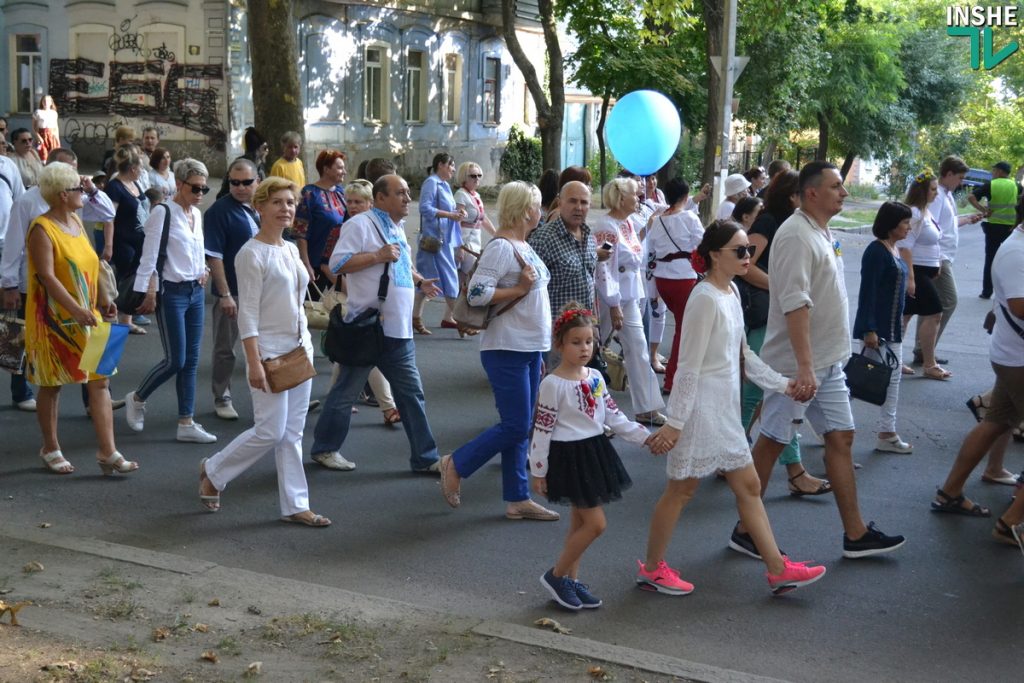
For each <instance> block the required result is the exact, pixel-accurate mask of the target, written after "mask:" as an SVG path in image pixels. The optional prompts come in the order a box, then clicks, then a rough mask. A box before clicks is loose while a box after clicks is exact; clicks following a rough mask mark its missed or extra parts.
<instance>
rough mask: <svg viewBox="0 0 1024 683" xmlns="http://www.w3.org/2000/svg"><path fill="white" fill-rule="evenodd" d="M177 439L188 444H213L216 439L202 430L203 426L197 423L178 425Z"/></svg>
mask: <svg viewBox="0 0 1024 683" xmlns="http://www.w3.org/2000/svg"><path fill="white" fill-rule="evenodd" d="M177 439H178V441H186V442H189V443H215V442H216V441H217V437H216V436H214V435H213V434H211V433H210V432H208V431H206V430H205V429H203V425H201V424H199V423H198V422H193V423H192V424H187V425H183V424H179V425H178V436H177Z"/></svg>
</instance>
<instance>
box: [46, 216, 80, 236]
mask: <svg viewBox="0 0 1024 683" xmlns="http://www.w3.org/2000/svg"><path fill="white" fill-rule="evenodd" d="M50 218H51V219H52V220H53V222H54V223H56V224H57V227H58V228H60V230H61V232H63V233H64V234H65V235H71V236H72V237H78V235H79V233H80V232H81V231H80V229H79V227H78V224H77V223H75V224H74V225H69V224H67V223H65V222H64V221H62V220H60V219H59V218H57V217H56V216H54V215H53V214H50Z"/></svg>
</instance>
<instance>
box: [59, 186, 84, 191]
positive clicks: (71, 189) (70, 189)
mask: <svg viewBox="0 0 1024 683" xmlns="http://www.w3.org/2000/svg"><path fill="white" fill-rule="evenodd" d="M64 191H65V192H85V188H84V187H83V186H81V185H79V186H78V187H69V188H66V189H65V190H64Z"/></svg>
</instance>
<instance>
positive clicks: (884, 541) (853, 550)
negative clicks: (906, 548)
mask: <svg viewBox="0 0 1024 683" xmlns="http://www.w3.org/2000/svg"><path fill="white" fill-rule="evenodd" d="M906 542H907V539H905V538H903V537H902V536H886V535H885V534H883V533H882V532H881V531H879V529H878V527H876V526H875V523H874V522H871V523H870V524H868V530H867V533H865V534H864V535H863V536H861V537H860V538H858V539H857V540H856V541H851V540H850V539H849V537H847V535H846V534H843V557H849V558H851V559H857V558H858V557H871V556H872V555H882V554H884V553H891V552H892V551H893V550H896V548H899V547H900V546H901V545H903V544H904V543H906Z"/></svg>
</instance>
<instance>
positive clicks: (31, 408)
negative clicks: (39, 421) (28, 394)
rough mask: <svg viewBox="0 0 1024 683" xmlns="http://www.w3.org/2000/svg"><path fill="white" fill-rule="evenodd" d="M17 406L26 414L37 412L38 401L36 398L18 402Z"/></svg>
mask: <svg viewBox="0 0 1024 683" xmlns="http://www.w3.org/2000/svg"><path fill="white" fill-rule="evenodd" d="M15 405H16V406H17V407H18V410H24V411H25V412H26V413H34V412H36V400H35V399H34V398H29V399H26V400H24V401H18V402H17V403H16V404H15Z"/></svg>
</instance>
